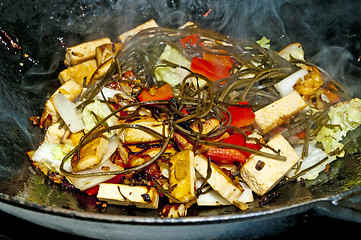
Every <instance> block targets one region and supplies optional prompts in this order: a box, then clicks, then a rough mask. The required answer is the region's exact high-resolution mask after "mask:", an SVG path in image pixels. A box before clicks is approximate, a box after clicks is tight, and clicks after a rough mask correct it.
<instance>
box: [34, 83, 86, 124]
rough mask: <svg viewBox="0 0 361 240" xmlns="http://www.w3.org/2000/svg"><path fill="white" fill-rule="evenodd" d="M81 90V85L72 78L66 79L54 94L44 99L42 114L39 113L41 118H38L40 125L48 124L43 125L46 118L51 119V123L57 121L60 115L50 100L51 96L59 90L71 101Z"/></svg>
mask: <svg viewBox="0 0 361 240" xmlns="http://www.w3.org/2000/svg"><path fill="white" fill-rule="evenodd" d="M82 91H83V87H82V85H79V84H77V83H76V82H74V81H73V80H70V81H67V82H66V83H64V84H63V85H61V86H60V87H59V88H58V89H57V90H56V91H55V92H54V94H53V95H52V96H51V97H50V99H49V100H48V101H46V103H45V107H44V111H43V114H42V115H41V118H40V126H42V127H44V128H47V127H48V126H44V123H45V122H46V120H47V119H50V120H51V121H50V123H51V124H54V123H56V122H58V120H59V118H60V116H59V114H58V113H57V112H56V110H55V107H54V104H53V101H52V98H53V97H54V96H55V95H56V94H58V93H59V92H61V93H62V94H63V95H64V96H65V97H66V98H67V99H69V100H70V101H73V100H74V99H75V98H76V97H78V96H79V95H80V93H81V92H82ZM49 126H50V124H49Z"/></svg>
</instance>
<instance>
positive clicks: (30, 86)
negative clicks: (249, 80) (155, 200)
mask: <svg viewBox="0 0 361 240" xmlns="http://www.w3.org/2000/svg"><path fill="white" fill-rule="evenodd" d="M360 10H361V3H360V2H359V1H354V2H352V1H350V2H348V1H336V0H335V1H328V2H327V3H326V2H324V1H312V3H310V2H309V1H274V2H273V1H180V0H179V1H177V0H172V1H170V0H169V1H168V0H167V1H165V0H164V1H85V0H84V1H46V2H37V1H25V2H24V1H11V2H8V1H1V0H0V30H1V34H2V35H1V37H2V38H1V39H0V40H1V43H2V46H0V210H2V211H4V212H8V213H10V214H12V215H15V216H17V217H20V218H23V219H26V220H28V221H31V222H34V223H37V224H40V225H42V226H46V227H49V228H53V229H58V230H60V231H65V232H68V233H72V234H78V235H82V236H88V237H92V238H102V239H112V238H115V237H117V238H125V237H129V236H131V237H132V239H144V238H149V233H150V232H152V238H153V237H154V238H157V239H168V238H170V237H177V239H198V238H231V237H233V238H234V237H237V238H240V237H245V238H257V237H262V236H267V235H272V234H275V233H279V232H282V231H285V230H287V229H288V228H289V227H290V226H293V225H295V224H296V223H297V221H298V219H299V216H301V215H302V214H304V213H306V212H309V211H314V212H317V213H318V214H320V215H325V216H329V217H336V218H341V219H345V220H350V221H355V222H360V223H361V205H360V203H361V155H360V153H354V154H350V155H348V156H347V157H345V158H344V159H340V160H337V161H336V162H334V163H332V164H331V168H330V169H331V171H329V172H328V173H327V174H326V173H322V174H320V176H319V177H318V178H317V180H316V181H312V182H311V181H306V182H302V183H301V182H291V183H285V184H279V185H278V186H277V187H276V188H275V189H274V190H273V191H274V192H277V193H279V197H278V198H277V200H276V201H274V202H272V203H269V204H267V205H266V206H260V205H259V204H258V202H257V201H255V202H254V203H253V204H251V206H250V208H249V209H248V210H246V211H241V210H238V209H237V208H235V207H231V206H229V207H212V208H208V207H202V208H201V207H192V208H190V209H189V214H188V215H189V216H187V217H185V218H179V219H165V218H160V217H159V216H158V211H155V210H154V211H153V210H147V211H144V210H139V209H135V208H122V207H112V206H109V207H108V209H107V211H106V212H105V213H100V212H99V210H98V209H97V208H96V206H95V202H96V198H94V197H89V196H85V195H84V194H81V193H78V192H74V191H71V190H67V189H64V188H61V187H60V186H58V185H54V184H52V183H50V182H49V181H48V180H47V179H46V177H45V176H43V175H42V174H39V172H37V171H36V170H34V169H33V168H32V167H31V164H30V163H29V161H28V159H27V156H26V154H25V152H26V151H29V150H32V149H35V148H36V147H37V146H38V144H39V142H40V141H41V140H42V136H43V133H42V132H41V130H39V129H37V128H34V127H33V126H32V124H31V122H30V121H29V118H30V117H31V116H34V115H39V114H41V111H42V107H43V105H44V103H45V101H46V97H47V96H48V95H49V94H51V93H52V92H53V91H54V90H55V89H56V88H57V86H58V80H57V74H58V73H59V71H60V70H61V69H62V68H63V67H64V66H63V64H62V61H63V58H64V53H65V47H66V46H72V45H75V44H78V43H80V42H83V41H86V40H92V39H96V38H99V37H103V36H109V37H110V38H112V39H114V40H115V39H116V36H117V35H118V34H119V33H121V32H124V31H126V30H128V29H131V28H132V27H135V26H137V25H139V24H141V23H143V22H145V21H147V20H149V19H151V18H154V19H155V20H156V21H157V22H158V23H159V25H161V26H169V27H178V26H179V25H181V24H184V23H185V22H187V21H193V22H199V23H200V24H201V26H202V27H204V28H209V29H213V30H216V31H219V32H221V33H224V34H228V35H230V36H233V37H246V38H250V39H253V40H257V39H259V38H261V37H262V36H266V37H268V38H270V39H271V44H272V48H274V49H275V50H280V49H281V48H282V47H283V46H286V45H287V44H289V43H291V42H301V43H302V45H303V46H304V49H305V52H306V58H307V59H308V60H309V61H310V62H313V63H315V64H319V65H320V66H321V67H322V68H324V69H325V70H326V71H328V72H329V73H330V74H331V75H332V76H334V77H335V78H337V79H338V80H340V81H341V82H343V83H345V84H346V85H347V86H348V87H349V88H350V90H351V92H352V93H353V94H354V96H358V97H360V96H361V80H360V77H361V64H360V56H361V45H360V43H361V34H360V32H359V29H360V27H361V26H360V25H361V15H360V14H359V13H360ZM3 32H6V34H7V35H8V36H9V37H10V38H11V39H12V40H14V43H15V45H14V46H18V48H10V47H9V44H8V43H6V42H4V34H3ZM19 47H20V48H21V49H20V48H19Z"/></svg>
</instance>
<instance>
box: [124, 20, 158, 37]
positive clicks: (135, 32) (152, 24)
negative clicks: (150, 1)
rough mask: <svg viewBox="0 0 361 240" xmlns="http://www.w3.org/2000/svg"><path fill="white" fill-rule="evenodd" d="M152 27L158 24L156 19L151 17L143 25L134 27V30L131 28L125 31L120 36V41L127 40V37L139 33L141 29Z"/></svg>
mask: <svg viewBox="0 0 361 240" xmlns="http://www.w3.org/2000/svg"><path fill="white" fill-rule="evenodd" d="M152 27H158V24H157V23H156V22H155V21H154V19H151V20H149V21H147V22H145V23H143V24H141V25H139V26H138V27H136V28H133V29H132V30H129V31H127V32H125V33H122V34H120V35H119V36H118V39H119V41H121V42H123V43H124V42H125V41H126V40H127V38H129V37H133V36H134V35H135V34H137V33H139V32H140V31H142V30H144V29H147V28H152Z"/></svg>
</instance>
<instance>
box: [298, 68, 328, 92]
mask: <svg viewBox="0 0 361 240" xmlns="http://www.w3.org/2000/svg"><path fill="white" fill-rule="evenodd" d="M306 69H307V71H308V73H307V74H306V75H305V76H304V77H303V78H300V79H298V80H297V82H296V83H295V85H293V89H294V90H295V91H296V92H298V93H299V94H300V95H301V96H302V97H303V98H304V99H307V98H309V97H310V96H311V95H312V94H313V93H314V92H316V91H317V89H319V88H320V87H321V86H322V85H323V83H324V81H323V77H322V73H321V72H320V71H319V70H318V69H317V68H315V67H311V66H307V67H306Z"/></svg>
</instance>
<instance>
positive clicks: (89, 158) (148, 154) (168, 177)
mask: <svg viewBox="0 0 361 240" xmlns="http://www.w3.org/2000/svg"><path fill="white" fill-rule="evenodd" d="M155 24H156V23H155V22H154V21H153V22H152V23H151V24H149V25H148V24H145V25H144V26H142V27H138V28H136V29H134V30H132V31H130V32H127V33H125V34H124V35H120V36H119V39H122V41H123V40H124V39H126V40H124V45H122V44H121V43H118V44H117V45H116V46H118V47H117V48H114V49H119V51H118V52H117V53H115V52H116V51H115V50H114V51H113V50H111V51H108V52H107V54H108V55H106V56H104V54H105V52H106V51H105V50H104V49H108V48H107V47H109V43H107V44H108V45H107V47H106V46H103V47H101V46H93V45H94V43H96V42H97V41H92V42H91V43H89V44H87V43H84V44H82V48H84V49H86V50H84V53H85V54H88V53H89V54H90V52H91V54H90V55H89V54H88V55H89V56H88V55H87V56H84V59H83V60H82V61H83V62H86V61H94V59H97V67H98V69H97V71H95V72H94V70H89V69H88V71H89V72H86V74H85V75H86V76H88V75H89V76H91V79H90V81H86V79H85V80H84V83H85V85H84V90H83V91H81V90H82V89H80V90H79V91H77V93H78V94H77V95H76V96H72V97H71V98H70V99H69V98H65V97H64V96H63V95H62V94H57V95H56V96H55V98H53V99H52V103H54V107H55V109H52V108H50V107H48V108H46V109H47V110H46V111H45V110H44V114H43V116H42V119H43V121H42V126H43V127H46V128H48V131H47V133H46V136H47V137H46V140H47V143H44V144H45V145H44V144H43V145H41V147H39V149H38V150H37V151H35V153H34V152H32V153H29V156H30V158H31V159H32V161H33V162H34V164H35V165H36V166H38V167H39V168H40V166H45V168H43V167H42V168H41V169H42V170H43V169H49V171H50V172H51V174H52V175H53V176H57V181H59V179H62V181H69V182H70V183H71V184H73V185H74V186H75V187H77V188H79V189H80V190H85V191H86V193H87V194H89V195H93V194H96V193H97V192H98V190H99V186H98V184H99V183H102V184H101V187H100V193H99V195H98V197H99V198H100V199H101V200H105V201H109V202H111V203H114V204H122V205H131V204H134V205H136V206H138V207H144V208H157V207H158V197H159V196H160V197H161V199H162V198H163V197H164V198H167V199H168V200H169V202H170V203H172V204H173V205H172V206H169V205H168V207H167V208H165V209H168V208H169V209H172V214H170V215H169V216H183V215H184V214H185V212H186V210H187V208H188V207H190V206H191V205H192V204H194V203H195V202H197V197H199V196H200V195H202V194H204V193H205V192H206V190H205V189H206V188H207V185H208V184H209V185H210V186H211V188H213V189H214V190H215V191H216V192H217V193H218V195H217V198H222V197H223V198H224V201H222V202H224V203H230V204H234V205H235V206H237V207H239V208H241V209H243V210H244V209H246V208H247V205H246V203H245V201H246V200H244V199H248V200H249V199H253V197H249V192H250V190H249V191H248V190H247V196H244V195H243V191H244V190H243V189H249V188H248V187H247V184H248V185H249V186H250V188H251V189H252V191H253V192H255V193H257V194H259V195H263V194H265V193H266V192H267V191H270V190H271V189H272V187H273V186H275V184H277V182H278V181H280V180H281V179H282V177H283V176H285V175H286V174H287V173H288V172H289V171H291V170H292V172H293V175H292V176H297V177H298V176H299V174H301V173H302V174H304V173H305V171H306V170H307V169H308V168H309V165H310V164H309V163H308V161H306V157H307V155H308V150H309V148H308V146H309V143H311V142H312V144H313V143H314V142H315V141H316V140H317V139H318V140H319V141H320V142H322V139H321V137H320V136H321V135H322V134H324V132H325V129H332V130H334V129H338V128H340V129H341V128H344V126H343V125H342V124H343V122H344V121H343V120H342V121H341V122H333V120H331V123H329V122H328V121H329V119H330V118H333V116H332V113H333V112H334V111H333V108H332V107H331V108H330V104H333V103H335V102H336V101H339V100H340V99H341V98H344V99H345V98H347V96H349V94H348V93H347V91H346V90H345V88H344V87H342V85H340V84H338V83H337V82H335V81H334V80H332V79H331V78H330V77H329V75H328V74H327V73H325V72H324V71H323V70H322V69H320V68H318V67H317V66H314V65H312V64H311V63H308V62H306V61H304V58H303V50H302V51H300V48H299V45H294V46H293V47H289V48H288V49H286V50H283V51H281V53H282V54H281V56H280V55H278V54H277V52H274V51H272V50H268V48H269V41H268V40H267V39H266V38H264V39H262V40H261V41H260V42H259V43H260V45H262V46H260V45H259V44H257V43H256V42H252V41H250V40H244V39H233V38H231V37H229V36H225V35H222V34H220V33H217V32H214V31H211V30H207V29H201V28H198V27H197V26H195V25H191V26H188V27H184V28H181V29H171V28H163V27H155ZM143 28H144V29H143ZM141 29H143V30H142V31H140V30H141ZM138 31H139V32H138ZM125 36H127V37H128V38H126V37H125ZM95 47H97V49H98V51H95V56H93V51H91V49H87V48H95ZM71 49H77V48H71ZM101 49H103V50H104V51H101ZM301 49H302V48H301ZM108 50H109V49H108ZM293 51H296V53H293ZM294 56H298V57H297V58H296V57H294ZM99 59H100V60H99ZM101 59H103V60H104V61H101ZM98 60H99V61H98ZM79 61H80V60H79ZM73 64H76V63H72V65H73ZM79 64H80V63H79ZM75 66H76V65H75ZM104 68H108V70H107V71H103V70H104ZM100 69H101V71H100ZM84 71H86V70H84ZM99 75H100V76H101V77H99ZM95 76H96V77H95ZM316 78H317V79H316ZM61 79H62V81H68V80H67V79H64V78H61ZM88 80H89V79H88ZM313 81H314V82H317V84H316V85H315V84H310V83H313ZM65 84H66V82H65ZM311 85H312V87H309V86H311ZM315 86H316V87H315ZM59 91H60V89H59ZM62 91H63V90H62ZM325 96H326V98H328V99H325ZM61 103H66V106H67V107H65V108H64V106H62V105H63V104H61ZM48 105H49V106H53V105H50V104H48ZM306 106H307V107H308V108H306V109H308V110H303V109H304V108H305V107H306ZM330 109H331V110H330ZM58 114H59V115H58ZM357 114H360V113H359V112H358V113H357ZM69 115H70V116H69ZM44 122H47V124H46V126H45V125H44V124H43V123H44ZM63 123H65V124H63ZM55 124H56V125H55ZM276 127H279V128H278V129H281V131H280V132H279V133H278V134H277V135H276V133H275V132H276V131H275V128H276ZM260 134H262V135H260ZM302 134H303V137H302V139H300V136H301V135H302ZM322 136H323V135H322ZM270 139H271V140H270ZM338 140H339V139H337V141H338ZM265 142H268V143H267V144H266V143H265ZM65 143H70V145H71V146H72V149H70V148H66V149H67V151H66V152H64V149H65V148H64V146H68V145H65ZM49 144H50V145H49ZM291 144H292V145H291ZM59 146H61V147H62V148H60V149H63V150H62V159H61V160H60V159H59V154H56V155H54V154H51V152H52V150H49V149H50V147H51V149H57V148H59ZM312 146H313V147H312V148H311V150H312V151H314V145H312ZM293 147H297V148H298V149H300V148H301V149H302V151H301V152H302V154H301V156H298V154H297V153H296V152H295V151H294V149H293ZM324 147H325V145H324ZM325 148H326V147H325ZM332 150H333V149H332ZM332 150H330V151H329V150H327V149H326V152H327V153H328V154H330V155H332V153H331V151H332ZM43 153H44V157H42V155H43ZM334 154H336V153H334ZM206 157H208V159H207V158H206ZM300 158H302V159H305V162H307V165H304V166H303V167H302V160H300ZM296 163H297V164H296ZM295 164H296V166H295ZM316 164H317V163H316ZM321 165H322V164H319V166H321ZM223 166H227V167H229V168H230V169H231V170H229V171H228V170H225V169H223ZM322 166H324V165H322ZM194 169H197V171H198V172H199V173H200V174H201V175H202V177H199V179H198V180H197V181H198V182H199V180H200V181H201V182H202V183H201V184H198V185H197V186H196V185H195V182H196V174H195V171H194ZM321 170H322V169H321ZM49 171H48V170H46V171H45V170H44V171H43V172H46V174H47V175H49ZM289 176H291V175H289ZM313 176H314V174H313ZM240 178H241V179H240ZM240 180H241V181H242V182H240ZM103 182H107V183H103ZM241 185H242V186H244V187H241ZM130 186H131V187H130ZM195 186H196V188H197V189H195ZM228 187H229V188H228ZM147 189H148V190H147ZM229 189H233V190H232V192H229V191H230V190H229ZM113 191H116V192H113ZM131 191H134V193H135V194H134V196H132V197H130V192H131ZM158 195H159V196H158ZM209 196H214V194H213V195H209ZM248 200H247V201H248ZM207 201H209V202H212V201H211V200H209V199H207ZM213 205H214V204H213ZM177 209H178V210H179V211H178V210H177ZM177 211H178V212H177ZM166 212H169V211H167V210H163V211H162V214H163V215H167V214H165V213H166Z"/></svg>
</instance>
